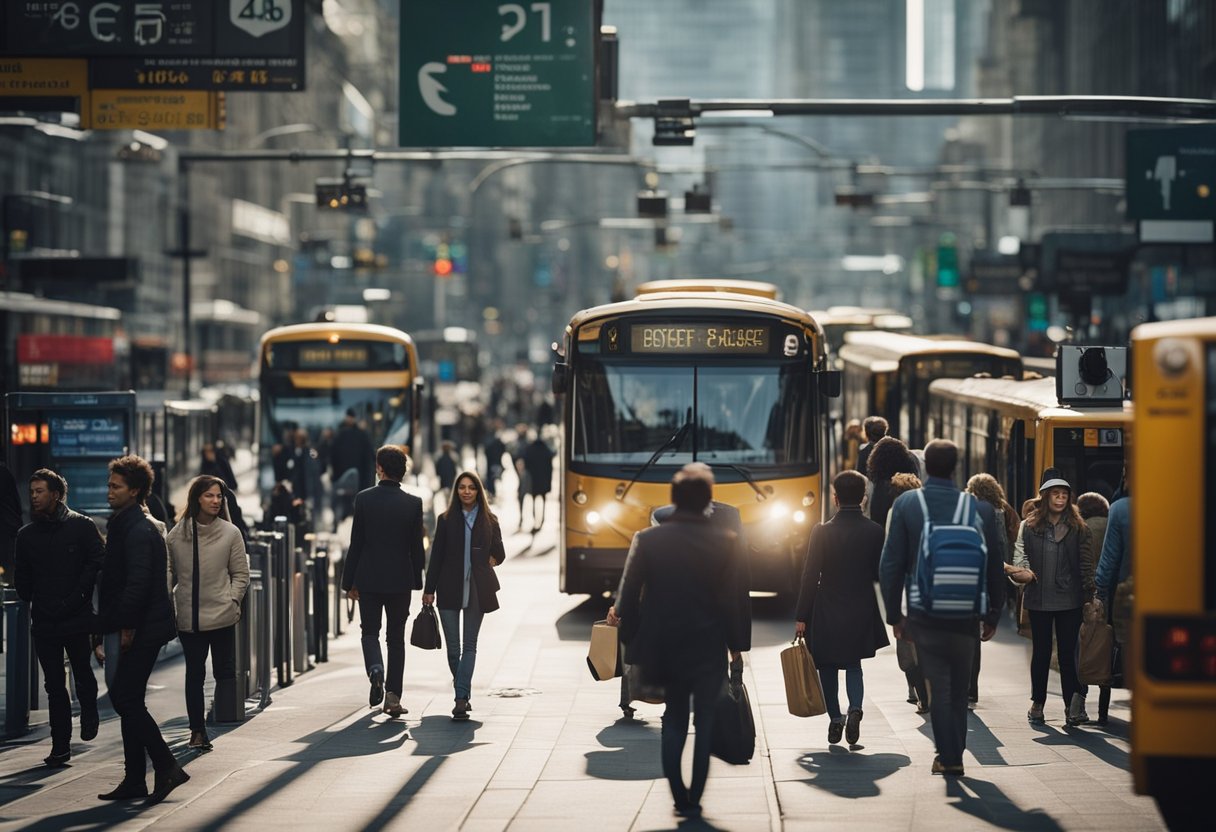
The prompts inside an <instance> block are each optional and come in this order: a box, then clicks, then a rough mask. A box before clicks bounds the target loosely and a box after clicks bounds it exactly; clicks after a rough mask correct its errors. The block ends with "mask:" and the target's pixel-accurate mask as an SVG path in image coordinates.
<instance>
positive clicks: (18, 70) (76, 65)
mask: <svg viewBox="0 0 1216 832" xmlns="http://www.w3.org/2000/svg"><path fill="white" fill-rule="evenodd" d="M88 89H89V62H88V61H86V60H85V59H84V58H79V59H59V58H0V97H2V96H31V97H33V96H37V97H45V98H76V97H79V96H82V95H84V94H85V93H86V92H87V91H88Z"/></svg>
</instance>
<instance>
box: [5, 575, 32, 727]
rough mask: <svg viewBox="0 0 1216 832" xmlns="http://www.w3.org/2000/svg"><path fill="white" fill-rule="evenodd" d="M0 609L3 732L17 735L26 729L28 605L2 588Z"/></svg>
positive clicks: (10, 591) (29, 658)
mask: <svg viewBox="0 0 1216 832" xmlns="http://www.w3.org/2000/svg"><path fill="white" fill-rule="evenodd" d="M0 605H2V607H3V610H4V636H5V643H4V673H5V676H4V684H5V690H4V696H5V699H4V735H5V736H6V737H18V736H21V735H22V734H25V733H26V732H27V731H29V729H30V684H31V678H30V677H31V674H30V664H31V662H32V661H33V659H34V651H33V650H32V649H31V643H30V614H29V607H27V606H26V604H25V602H24V601H22V600H21V599H20V598H18V597H17V591H16V590H15V589H12V588H7V587H6V588H5V589H4V594H3V601H0Z"/></svg>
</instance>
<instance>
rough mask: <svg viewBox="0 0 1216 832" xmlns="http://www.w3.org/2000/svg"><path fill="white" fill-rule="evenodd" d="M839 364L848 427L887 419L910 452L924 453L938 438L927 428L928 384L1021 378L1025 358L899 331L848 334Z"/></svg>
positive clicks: (978, 345) (1001, 349)
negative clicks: (870, 419) (980, 377)
mask: <svg viewBox="0 0 1216 832" xmlns="http://www.w3.org/2000/svg"><path fill="white" fill-rule="evenodd" d="M840 360H841V363H842V366H843V370H844V402H843V413H842V418H843V420H844V421H845V423H847V422H849V421H850V420H853V419H856V420H857V421H858V422H862V421H864V420H865V419H866V417H868V416H882V417H883V418H885V419H886V420H887V424H888V425H889V426H890V431H889V433H890V435H891V436H895V437H898V438H899V439H902V440H903V441H904V442H905V443H906V444H907V445H908V447H909V448H923V447H924V446H925V442H927V441H928V440H929V439H931V438H933V437H932V436H931V435H929V434H928V433H927V432H926V430H925V428H926V417H927V413H928V409H929V384H930V383H931V382H933V381H934V380H936V379H939V378H969V377H971V376H975V375H986V376H991V377H994V378H1001V377H1003V376H1010V377H1012V378H1018V379H1020V378H1021V377H1022V359H1021V356H1019V355H1018V354H1017V353H1016V352H1014V351H1013V350H1010V349H1005V348H1004V347H994V346H990V345H988V344H981V343H978V342H975V341H963V340H944V339H941V340H939V339H936V338H923V337H918V336H914V335H903V334H900V333H895V332H849V333H847V334H846V335H845V345H844V346H843V347H842V348H841V350H840Z"/></svg>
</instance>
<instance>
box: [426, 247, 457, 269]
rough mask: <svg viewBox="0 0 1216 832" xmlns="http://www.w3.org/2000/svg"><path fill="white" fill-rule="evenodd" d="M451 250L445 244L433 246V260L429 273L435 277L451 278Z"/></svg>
mask: <svg viewBox="0 0 1216 832" xmlns="http://www.w3.org/2000/svg"><path fill="white" fill-rule="evenodd" d="M453 268H454V267H453V264H452V248H451V246H449V245H448V244H447V243H440V244H439V245H437V246H435V259H434V261H433V262H432V263H431V271H433V272H434V273H435V276H436V277H451V276H452V271H453Z"/></svg>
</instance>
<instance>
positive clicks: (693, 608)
mask: <svg viewBox="0 0 1216 832" xmlns="http://www.w3.org/2000/svg"><path fill="white" fill-rule="evenodd" d="M750 610H751V605H750V601H749V600H748V592H747V565H746V562H745V561H744V553H743V549H742V543H741V541H740V540H739V537H738V535H737V534H735V533H734V532H732V531H730V530H728V529H725V528H723V527H722V525H720V524H718V523H714V522H713V521H711V520H710V519H709V518H708V517H706V516H705V515H704V514H702V513H700V512H691V511H678V510H677V511H676V512H675V513H674V514H672V516H671V517H670V518H669V519H668V520H667V521H665V522H664V523H662V524H661V525H659V526H652V527H651V528H648V529H642V530H641V531H640V532H638V533H637V534H635V535H634V536H633V544H632V545H631V546H630V548H629V555H628V556H627V557H626V559H625V572H624V574H623V575H622V576H621V586H620V589H619V591H618V592H617V602H616V611H617V614H618V615H619V616H620V617H621V640H622V641H624V642H625V644H626V651H625V660H626V661H627V662H628V663H629V664H636V665H639V666H640V667H641V669H642V675H643V677H644V678H645V679H646V680H647V681H648V682H652V683H655V684H666V683H668V682H669V681H675V680H681V681H690V680H693V679H696V678H700V676H701V675H702V674H706V673H713V672H718V673H722V674H723V675H725V673H726V651H727V650H728V649H730V650H737V651H739V652H745V651H747V650H750V649H751V614H750Z"/></svg>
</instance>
